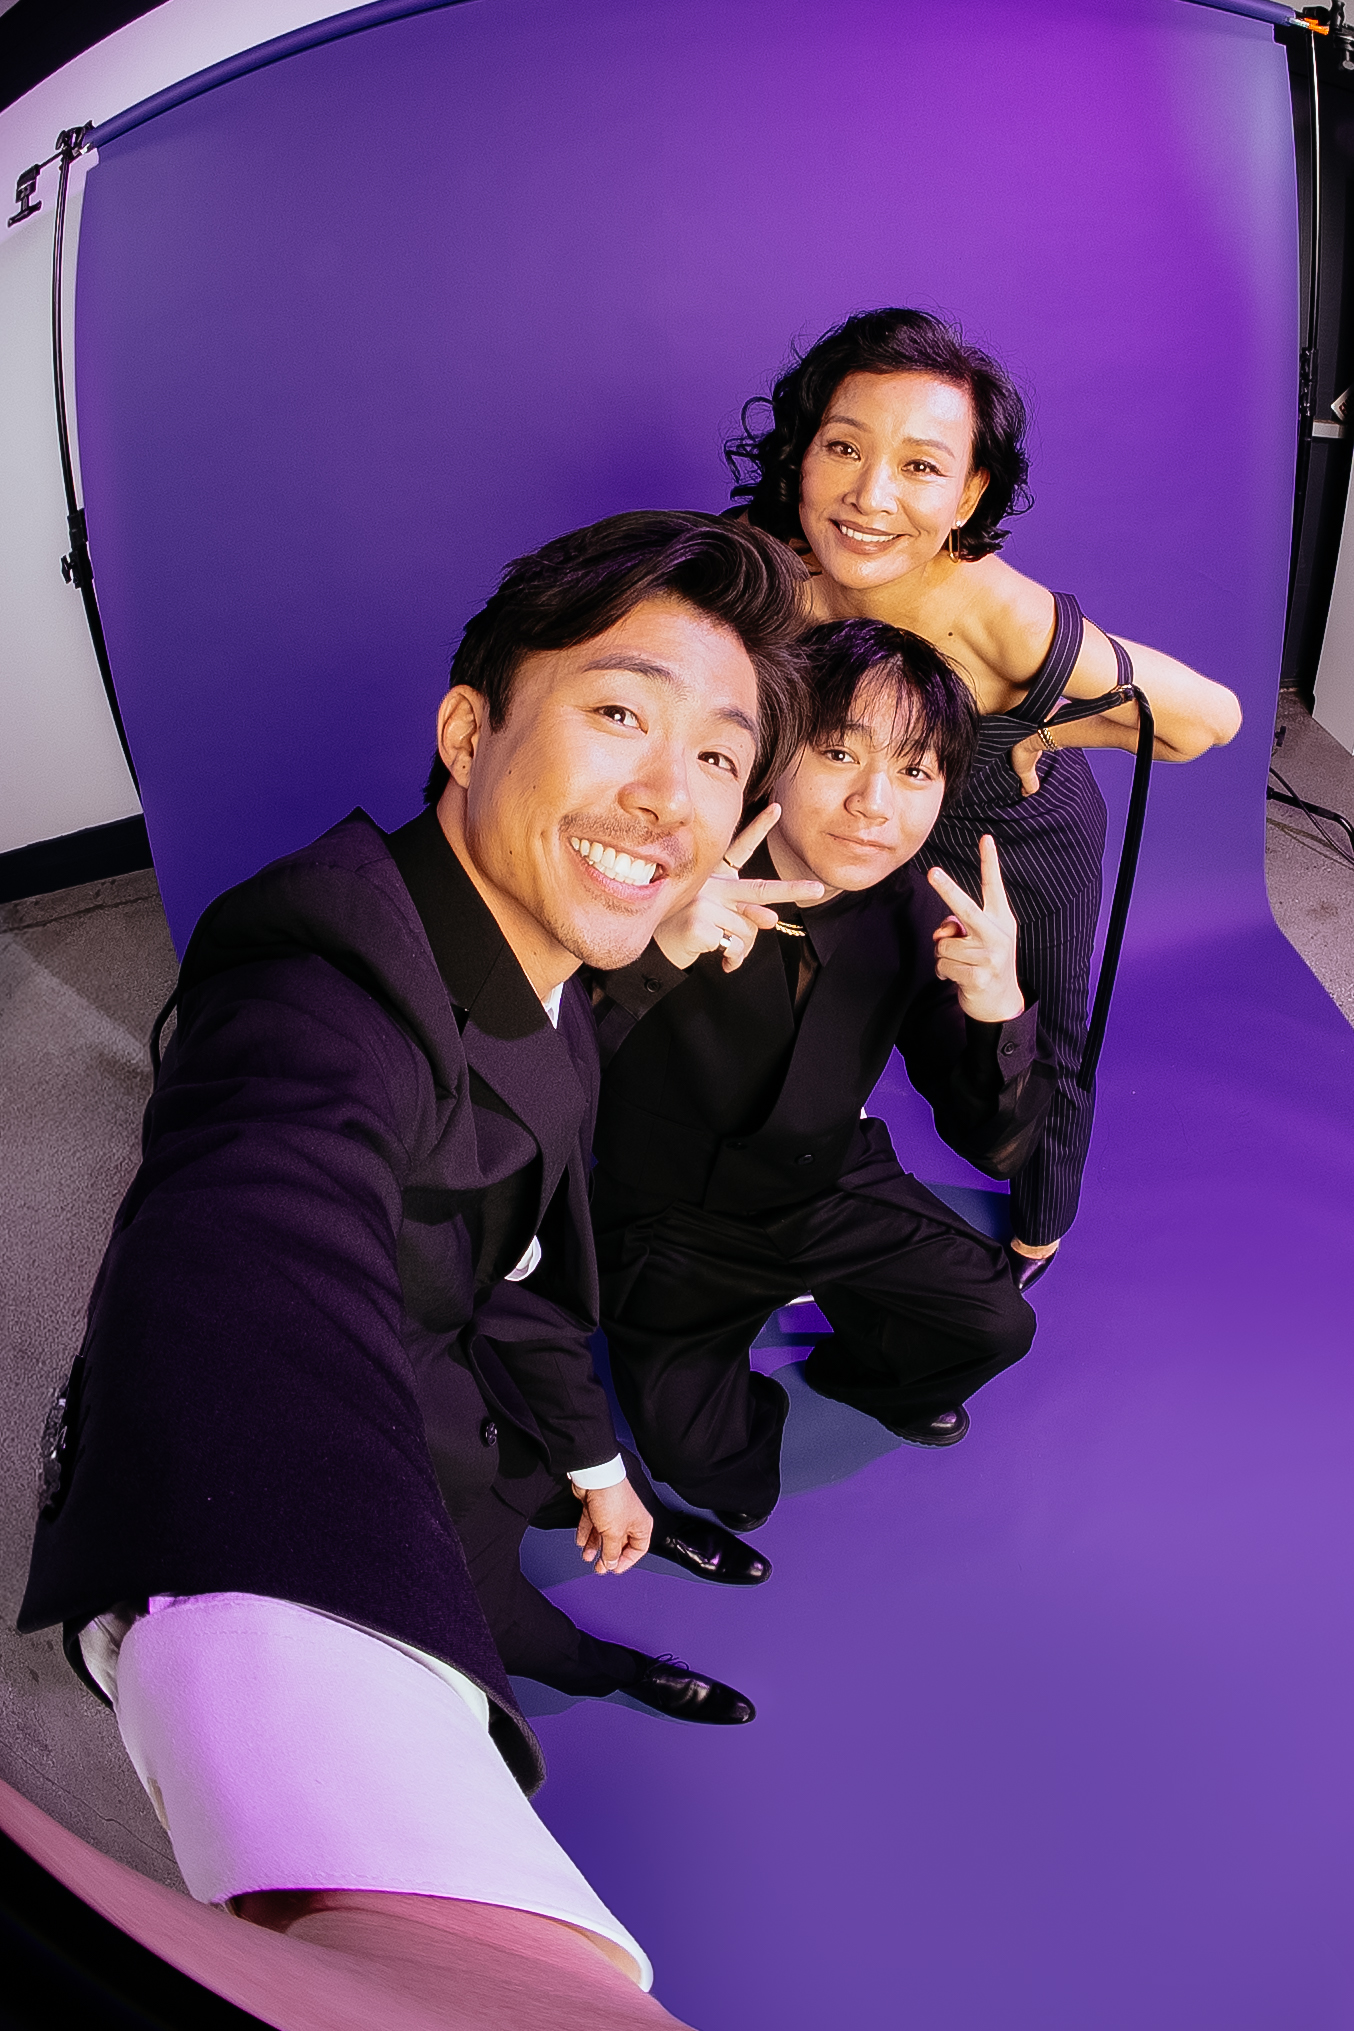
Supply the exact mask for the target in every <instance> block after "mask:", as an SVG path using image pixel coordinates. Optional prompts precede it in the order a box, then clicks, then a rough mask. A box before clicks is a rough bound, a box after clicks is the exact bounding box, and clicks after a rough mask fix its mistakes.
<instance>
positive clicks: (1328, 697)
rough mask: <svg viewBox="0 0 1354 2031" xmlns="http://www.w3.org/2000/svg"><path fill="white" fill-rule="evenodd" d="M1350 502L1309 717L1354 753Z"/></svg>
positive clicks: (1353, 592)
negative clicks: (1313, 701) (1313, 700)
mask: <svg viewBox="0 0 1354 2031" xmlns="http://www.w3.org/2000/svg"><path fill="white" fill-rule="evenodd" d="M1350 501H1354V491H1351V494H1350V497H1349V500H1347V501H1346V502H1345V526H1344V531H1343V533H1342V535H1341V537H1340V559H1339V562H1338V564H1337V565H1336V567H1335V585H1334V588H1333V590H1332V592H1331V600H1330V612H1329V613H1328V614H1327V616H1326V633H1325V636H1324V637H1323V639H1322V643H1321V661H1320V663H1319V664H1318V666H1317V672H1316V703H1315V705H1314V707H1313V711H1312V717H1313V718H1314V719H1315V720H1316V721H1317V722H1318V724H1319V725H1321V726H1324V727H1325V729H1326V731H1327V733H1330V734H1334V736H1335V738H1336V740H1338V741H1339V743H1340V745H1341V747H1342V748H1348V749H1349V751H1350V753H1351V754H1354V514H1351V513H1350Z"/></svg>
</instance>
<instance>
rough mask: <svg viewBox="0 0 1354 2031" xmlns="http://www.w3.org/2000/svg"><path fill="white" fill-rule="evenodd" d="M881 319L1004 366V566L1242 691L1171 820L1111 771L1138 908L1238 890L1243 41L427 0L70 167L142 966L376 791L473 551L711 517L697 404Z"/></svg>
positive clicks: (472, 602)
mask: <svg viewBox="0 0 1354 2031" xmlns="http://www.w3.org/2000/svg"><path fill="white" fill-rule="evenodd" d="M881 303H904V304H919V305H921V306H923V307H925V308H928V309H935V310H941V311H944V312H946V313H948V314H952V315H954V316H956V317H958V318H960V319H961V320H962V321H963V324H964V326H965V328H966V330H967V331H968V332H970V333H971V334H972V335H973V336H974V337H975V338H977V339H979V340H981V341H982V342H984V343H986V344H987V345H989V346H990V347H991V348H992V349H993V350H995V351H996V352H997V353H998V354H999V355H1000V356H1001V357H1002V358H1003V359H1004V360H1005V361H1007V362H1008V363H1009V365H1010V366H1011V367H1012V368H1013V369H1014V371H1015V373H1016V374H1017V376H1018V377H1019V379H1020V381H1021V382H1022V384H1023V385H1024V387H1025V388H1026V389H1027V390H1028V392H1029V393H1030V395H1031V397H1032V404H1033V409H1034V415H1035V431H1034V438H1033V486H1034V492H1035V506H1034V509H1033V511H1032V512H1031V513H1030V514H1029V515H1027V516H1026V517H1025V518H1024V519H1023V520H1022V521H1021V522H1019V523H1018V524H1017V525H1016V532H1015V535H1014V537H1013V539H1012V542H1011V544H1010V546H1009V549H1008V553H1007V554H1008V555H1009V557H1010V558H1011V560H1012V561H1013V562H1014V563H1015V564H1017V565H1018V566H1019V567H1021V568H1023V569H1026V570H1028V571H1030V572H1031V573H1033V574H1034V575H1035V576H1037V577H1040V578H1042V579H1043V580H1044V582H1045V583H1050V584H1053V585H1055V586H1058V587H1066V588H1067V589H1068V590H1070V591H1074V592H1075V593H1076V594H1077V596H1078V597H1079V599H1080V600H1081V603H1082V605H1083V607H1084V608H1085V609H1086V611H1087V612H1088V613H1089V614H1091V615H1092V616H1093V617H1094V618H1097V619H1099V620H1101V621H1102V622H1103V623H1104V624H1105V625H1106V626H1109V627H1113V628H1115V629H1117V630H1119V631H1121V632H1123V633H1125V634H1128V635H1129V636H1131V637H1132V638H1134V639H1137V640H1145V641H1151V642H1153V643H1155V644H1158V645H1159V646H1161V647H1163V648H1167V649H1169V650H1172V651H1173V652H1175V653H1176V654H1178V655H1180V656H1181V657H1183V658H1184V660H1185V661H1187V662H1189V663H1191V664H1193V665H1194V666H1195V667H1196V668H1199V669H1202V670H1205V671H1207V672H1208V673H1209V674H1211V675H1213V676H1216V677H1218V678H1220V679H1221V680H1223V681H1224V682H1226V683H1228V684H1230V685H1232V686H1233V688H1234V689H1236V690H1237V691H1238V692H1239V693H1240V694H1241V696H1242V699H1243V702H1244V704H1245V706H1246V708H1247V711H1248V714H1249V715H1250V721H1251V733H1252V736H1253V737H1252V738H1251V740H1250V741H1249V743H1248V744H1247V743H1243V744H1241V745H1240V746H1239V747H1236V748H1234V749H1232V750H1231V751H1229V752H1228V754H1227V755H1226V756H1225V757H1220V758H1219V759H1218V761H1217V762H1216V763H1214V764H1210V772H1211V773H1210V782H1209V786H1208V789H1209V795H1208V816H1207V820H1206V821H1205V820H1204V819H1203V818H1202V816H1201V812H1200V796H1201V791H1200V786H1199V784H1198V782H1197V781H1195V780H1191V779H1190V778H1189V777H1188V776H1182V778H1181V779H1180V780H1178V781H1172V780H1169V778H1168V776H1167V773H1166V772H1159V774H1160V775H1161V777H1162V780H1161V781H1160V782H1159V784H1158V786H1157V792H1156V797H1155V806H1156V808H1155V810H1154V814H1153V828H1152V835H1151V843H1150V845H1149V849H1148V857H1147V863H1146V866H1145V869H1144V884H1145V887H1144V895H1145V897H1147V898H1149V899H1150V897H1151V896H1152V895H1153V893H1155V892H1157V891H1160V890H1163V889H1170V888H1173V887H1176V886H1179V887H1183V888H1185V889H1187V890H1188V891H1189V894H1190V896H1191V898H1196V897H1197V894H1198V886H1199V883H1200V881H1204V882H1207V883H1209V884H1218V885H1219V886H1220V887H1221V888H1222V889H1223V890H1224V891H1226V893H1227V906H1228V907H1229V908H1231V907H1234V906H1235V905H1236V904H1237V902H1238V901H1241V900H1243V899H1244V903H1245V905H1246V906H1247V907H1250V908H1252V909H1259V908H1263V891H1262V886H1261V837H1262V824H1261V808H1262V807H1261V803H1260V799H1259V797H1258V795H1257V790H1258V786H1259V784H1260V782H1261V780H1262V778H1263V755H1262V751H1263V745H1264V742H1263V733H1264V729H1265V727H1266V726H1267V724H1268V722H1269V720H1270V718H1271V716H1272V703H1273V694H1274V690H1275V682H1276V678H1275V673H1276V669H1277V663H1276V657H1277V651H1278V643H1279V637H1280V630H1281V627H1282V615H1283V596H1284V587H1285V572H1286V562H1287V543H1288V519H1289V516H1290V512H1291V487H1292V471H1293V458H1294V439H1295V422H1294V417H1295V405H1294V396H1293V374H1294V359H1295V346H1296V330H1297V324H1296V319H1297V290H1296V253H1295V228H1294V180H1293V166H1292V137H1291V125H1290V115H1289V107H1288V92H1287V82H1286V73H1285V67H1284V62H1283V56H1282V52H1281V51H1280V50H1279V49H1277V48H1276V47H1275V45H1274V43H1273V40H1272V36H1271V33H1270V31H1269V30H1268V29H1266V28H1265V27H1264V26H1262V25H1261V24H1259V23H1255V22H1251V21H1245V20H1240V19H1236V18H1234V17H1231V16H1228V15H1224V14H1219V13H1212V12H1205V11H1203V10H1201V9H1199V8H1195V7H1190V6H1186V5H1184V4H1182V0H1096V4H1095V5H1090V4H1087V0H1020V4H1019V5H1012V4H1010V0H835V4H834V5H833V6H832V7H830V8H824V7H822V6H820V5H818V4H814V0H732V4H731V0H663V4H657V0H655V4H644V5H636V4H634V0H470V4H463V5H451V6H447V7H445V8H440V9H437V10H435V11H432V12H421V13H418V14H415V15H412V16H410V17H409V18H405V19H395V20H392V21H389V22H387V23H385V24H384V25H380V26H377V27H375V28H372V29H370V30H369V31H368V32H366V33H363V34H358V35H352V36H349V37H347V38H346V39H343V40H340V41H336V42H332V43H330V44H328V45H322V46H319V47H315V48H312V49H310V50H308V51H306V52H304V53H303V54H301V55H298V56H294V57H292V58H290V59H289V60H287V61H285V62H280V63H277V64H274V65H272V66H270V67H268V68H264V69H260V70H257V71H254V72H252V73H250V74H247V75H244V76H242V77H240V78H238V79H237V80H236V81H234V82H232V83H230V84H228V85H226V86H224V87H222V88H220V89H218V90H215V91H212V92H209V93H207V94H205V95H203V96H201V97H197V98H194V99H191V100H190V101H188V102H187V103H185V104H183V105H181V106H179V107H177V108H175V109H173V110H171V111H168V112H166V113H163V114H161V115H160V116H159V117H158V118H155V119H152V120H150V121H148V122H146V123H145V124H143V125H138V126H135V127H133V128H132V129H131V130H130V131H128V132H127V133H125V134H124V135H122V137H121V138H119V139H116V140H114V141H112V142H111V143H108V144H106V145H104V146H102V147H101V148H100V160H99V163H98V166H97V170H96V171H95V172H94V173H93V174H92V175H91V177H90V181H89V184H88V188H87V195H86V208H85V215H84V220H83V225H82V231H81V242H80V256H79V274H78V293H77V319H78V327H77V328H78V345H77V364H78V403H79V419H80V441H81V453H82V461H83V467H84V474H85V485H86V494H87V502H88V510H89V522H90V531H91V542H92V546H93V552H94V558H95V567H96V572H97V577H98V587H99V595H100V600H101V603H102V607H103V612H104V620H105V626H106V630H107V635H108V641H109V647H110V653H111V657H112V663H113V669H114V672H115V677H116V682H117V686H118V692H119V697H120V700H121V703H122V709H123V713H124V715H125V718H126V722H127V726H128V730H129V733H130V737H131V741H132V746H133V752H134V754H135V757H136V762H137V767H138V770H139V773H140V777H141V781H142V786H143V791H144V803H145V808H146V814H147V820H148V823H149V828H150V836H151V841H152V845H153V847H154V849H155V854H156V862H157V867H158V869H159V873H160V877H161V882H162V886H163V890H164V895H165V901H166V905H167V908H168V911H169V916H170V922H171V925H172V927H173V930H174V934H175V937H176V939H177V940H178V941H179V943H180V945H182V943H183V941H184V940H185V939H186V937H187V934H188V932H189V931H190V930H191V928H192V925H193V922H194V920H195V918H196V916H197V914H198V912H199V911H200V910H201V908H202V906H203V905H204V903H206V902H207V901H208V900H209V898H210V897H211V896H212V895H214V894H215V893H216V892H217V891H218V890H219V889H221V888H222V887H224V886H225V885H227V884H228V883H230V882H233V881H236V880H238V879H240V878H241V877H242V876H244V875H246V874H248V873H249V872H250V871H251V870H252V869H254V868H255V867H257V866H258V865H260V864H261V862H263V861H265V860H267V859H269V858H271V857H272V856H273V855H275V854H278V853H281V852H284V851H286V850H288V849H289V848H291V847H293V846H295V845H296V844H298V843H299V842H300V841H302V840H305V839H308V838H311V837H313V836H314V835H315V834H316V833H318V832H319V831H321V830H323V829H324V828H325V827H326V826H328V825H330V824H332V823H333V822H334V821H335V820H336V819H337V818H339V817H341V816H343V815H344V814H345V813H346V812H347V811H348V810H349V809H351V807H352V806H353V805H355V804H363V805H365V806H366V808H367V809H368V810H369V811H370V812H371V813H372V815H373V816H374V817H375V818H376V819H377V821H378V822H379V823H382V824H385V825H391V824H395V823H398V822H400V821H401V820H402V819H404V818H405V817H407V816H408V815H409V814H410V812H411V811H412V810H413V809H414V808H415V806H416V803H417V795H418V788H419V785H420V784H421V782H422V779H423V777H424V775H425V773H426V769H427V763H428V758H429V754H430V743H431V734H432V721H433V713H434V710H435V706H436V702H437V699H438V697H439V695H440V692H441V690H442V688H443V686H444V683H445V677H446V669H447V664H448V661H449V659H450V656H451V653H452V651H453V650H454V648H455V645H456V641H457V638H458V635H459V631H460V628H461V625H462V623H463V622H464V621H465V619H466V617H467V616H468V615H469V614H470V613H471V612H473V611H474V609H475V608H476V606H477V605H478V604H479V603H480V602H481V601H482V600H483V599H484V597H485V596H486V595H487V593H488V592H489V591H490V590H491V589H492V588H493V585H494V583H495V582H496V579H497V577H498V574H499V572H500V571H501V569H502V567H503V565H504V563H505V562H506V560H507V559H509V558H511V557H514V556H516V555H518V554H519V553H520V552H522V551H524V550H529V549H531V548H533V547H534V546H535V545H536V544H538V543H540V542H542V541H543V540H544V539H545V538H547V537H549V536H551V535H554V534H556V533H558V532H559V531H560V530H562V529H566V528H573V527H576V526H577V525H578V524H580V523H583V522H587V521H590V520H592V519H593V518H595V517H597V516H601V515H608V514H612V513H614V512H616V511H617V510H620V509H626V508H641V507H652V506H656V505H661V506H682V507H697V508H706V509H718V508H720V507H722V506H724V505H726V503H727V499H728V492H727V488H728V480H727V475H726V473H725V470H724V466H723V462H722V459H721V451H720V448H721V443H722V440H723V438H724V436H725V435H726V434H728V433H729V432H730V430H731V429H732V428H733V427H734V426H735V425H736V422H737V416H738V410H739V407H740V405H741V404H742V402H743V401H745V400H746V398H747V397H748V396H750V395H753V394H756V393H758V392H761V391H764V390H765V389H766V388H767V387H768V385H769V383H770V380H771V379H772V377H773V376H774V375H775V373H776V372H777V371H778V370H779V369H780V368H781V366H782V365H783V363H784V362H785V360H786V357H787V355H788V353H789V351H790V348H791V346H792V344H793V343H794V342H795V341H801V342H807V341H809V340H811V339H813V338H814V337H816V336H817V334H818V333H819V332H821V331H822V330H823V329H824V328H825V327H826V326H828V325H829V324H832V323H834V322H836V321H837V320H838V319H840V318H841V317H843V316H844V315H846V314H847V313H848V312H850V311H852V310H857V309H861V308H864V307H867V306H870V305H874V304H881ZM1102 773H1103V775H1104V778H1105V780H1106V782H1107V785H1111V786H1113V787H1114V789H1116V790H1117V789H1118V788H1119V787H1120V786H1122V784H1123V782H1124V779H1125V777H1126V774H1127V771H1126V769H1124V768H1123V767H1121V766H1119V758H1118V757H1115V758H1113V761H1112V762H1111V764H1110V765H1109V766H1108V767H1103V765H1102ZM1141 914H1145V913H1142V912H1140V915H1141Z"/></svg>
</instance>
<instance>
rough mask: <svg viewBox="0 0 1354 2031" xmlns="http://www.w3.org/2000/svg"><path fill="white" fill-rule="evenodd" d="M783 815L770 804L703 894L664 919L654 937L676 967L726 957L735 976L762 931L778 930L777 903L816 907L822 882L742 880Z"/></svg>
mask: <svg viewBox="0 0 1354 2031" xmlns="http://www.w3.org/2000/svg"><path fill="white" fill-rule="evenodd" d="M779 817H780V805H779V804H768V805H767V807H766V809H765V811H762V812H759V814H758V815H757V817H755V818H754V819H753V821H752V823H751V824H750V825H748V826H745V827H744V829H743V831H741V832H740V833H739V835H738V837H737V839H735V840H734V842H733V845H732V846H731V847H730V848H729V850H728V852H727V853H726V854H725V856H724V858H723V860H722V861H721V862H720V864H719V866H718V867H717V868H716V869H715V871H714V873H713V874H712V875H711V876H710V879H709V880H708V881H707V882H706V884H705V886H704V888H703V889H701V891H700V892H699V894H698V895H696V896H695V897H694V898H693V899H692V901H691V902H689V903H687V904H685V905H684V906H683V907H682V908H681V909H680V910H674V912H673V914H672V915H671V916H670V917H665V918H664V919H663V921H662V923H661V924H660V925H659V926H658V929H657V930H656V931H655V932H654V938H655V941H656V943H657V945H658V949H659V951H660V952H661V953H662V954H663V956H664V958H665V959H670V960H671V961H672V964H673V965H674V966H681V967H687V966H692V965H694V964H695V962H696V960H697V959H699V958H700V955H701V953H702V952H720V951H722V952H723V954H724V971H725V972H726V973H736V972H737V970H738V968H739V967H740V966H741V965H742V963H743V961H744V960H745V959H746V958H747V956H748V953H749V952H750V951H751V950H752V948H753V945H754V944H755V943H756V940H757V933H758V932H759V931H771V930H774V929H775V926H776V923H777V921H778V920H777V917H776V913H775V910H774V909H772V908H771V905H772V904H773V903H816V902H817V901H818V900H819V899H820V897H821V896H822V893H823V884H822V883H821V882H777V881H742V880H741V879H740V878H739V869H740V868H741V867H742V865H743V862H744V861H745V860H749V859H751V857H752V855H753V854H754V853H755V852H756V851H757V848H758V847H759V846H760V845H761V843H762V841H763V840H764V839H765V838H766V835H767V833H768V832H770V831H771V829H772V827H773V826H774V825H775V823H776V820H777V819H778V818H779Z"/></svg>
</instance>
